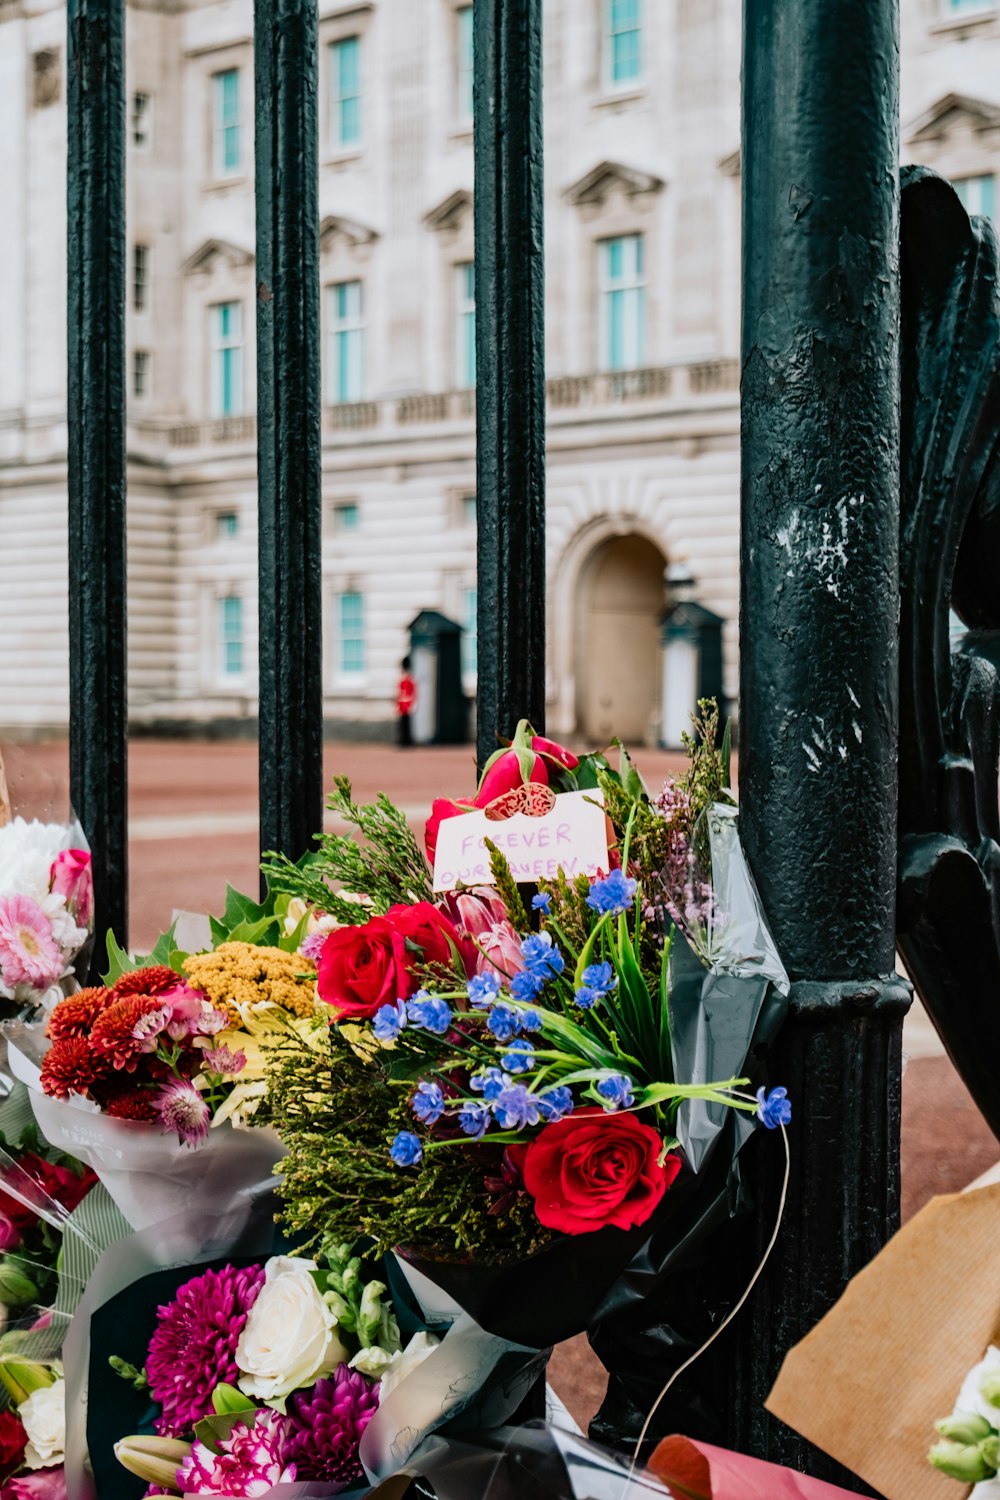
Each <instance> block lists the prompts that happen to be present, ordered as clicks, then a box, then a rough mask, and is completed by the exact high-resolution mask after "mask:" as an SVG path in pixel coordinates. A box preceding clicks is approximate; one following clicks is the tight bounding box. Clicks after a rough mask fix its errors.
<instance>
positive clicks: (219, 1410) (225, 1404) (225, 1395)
mask: <svg viewBox="0 0 1000 1500" xmlns="http://www.w3.org/2000/svg"><path fill="white" fill-rule="evenodd" d="M212 1405H213V1407H214V1408H215V1415H216V1416H217V1417H225V1416H228V1415H229V1414H230V1413H232V1412H237V1411H256V1409H257V1407H256V1403H255V1402H253V1401H251V1400H250V1397H249V1396H244V1394H243V1392H242V1391H240V1390H237V1388H236V1386H234V1385H227V1384H226V1383H225V1382H223V1383H222V1384H221V1385H217V1386H216V1387H215V1390H214V1391H213V1392H212Z"/></svg>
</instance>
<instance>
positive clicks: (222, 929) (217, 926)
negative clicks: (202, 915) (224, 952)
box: [208, 916, 229, 948]
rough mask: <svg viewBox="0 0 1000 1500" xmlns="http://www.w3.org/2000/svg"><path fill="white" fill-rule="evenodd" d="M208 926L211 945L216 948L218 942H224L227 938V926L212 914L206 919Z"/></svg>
mask: <svg viewBox="0 0 1000 1500" xmlns="http://www.w3.org/2000/svg"><path fill="white" fill-rule="evenodd" d="M208 927H209V932H210V933H211V935H212V947H213V948H218V946H219V944H220V943H224V942H225V941H226V939H227V938H228V936H229V928H228V927H227V926H226V924H225V922H220V921H219V919H218V917H212V916H210V917H209V919H208Z"/></svg>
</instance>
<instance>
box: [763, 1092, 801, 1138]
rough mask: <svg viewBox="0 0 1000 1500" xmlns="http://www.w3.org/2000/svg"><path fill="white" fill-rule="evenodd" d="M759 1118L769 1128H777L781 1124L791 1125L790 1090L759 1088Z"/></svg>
mask: <svg viewBox="0 0 1000 1500" xmlns="http://www.w3.org/2000/svg"><path fill="white" fill-rule="evenodd" d="M756 1113H757V1118H758V1120H759V1121H760V1123H761V1124H762V1125H765V1126H766V1127H767V1129H768V1130H777V1129H778V1127H779V1125H790V1124H791V1121H792V1104H791V1100H790V1099H789V1097H788V1090H787V1089H783V1088H776V1089H772V1090H771V1092H770V1093H768V1092H767V1090H766V1089H762V1088H761V1089H758V1090H757V1111H756Z"/></svg>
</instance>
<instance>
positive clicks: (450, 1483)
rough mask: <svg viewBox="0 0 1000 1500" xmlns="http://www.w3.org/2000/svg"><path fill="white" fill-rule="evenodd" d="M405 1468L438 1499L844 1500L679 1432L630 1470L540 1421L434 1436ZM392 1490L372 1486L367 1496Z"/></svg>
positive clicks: (383, 1496) (378, 1499)
mask: <svg viewBox="0 0 1000 1500" xmlns="http://www.w3.org/2000/svg"><path fill="white" fill-rule="evenodd" d="M404 1472H405V1473H406V1474H408V1475H409V1476H411V1477H412V1478H414V1479H420V1480H423V1481H425V1482H426V1483H428V1484H430V1485H432V1486H433V1493H434V1495H435V1496H436V1500H525V1497H526V1496H530V1497H531V1500H649V1497H652V1496H654V1495H657V1496H663V1495H666V1496H672V1497H674V1500H849V1497H848V1492H847V1491H846V1490H842V1489H839V1488H838V1487H837V1486H835V1485H832V1484H826V1483H824V1482H823V1481H822V1480H818V1479H809V1478H807V1477H806V1475H804V1474H796V1473H794V1472H793V1471H792V1470H791V1469H784V1468H780V1467H779V1466H778V1465H776V1464H769V1463H764V1462H762V1461H761V1460H760V1459H755V1458H747V1457H746V1456H745V1455H744V1454H742V1453H731V1452H728V1451H726V1450H724V1449H721V1448H713V1447H711V1446H710V1445H709V1444H707V1443H693V1442H691V1441H690V1440H689V1439H688V1438H684V1437H671V1438H667V1439H666V1440H665V1441H664V1442H663V1443H661V1445H660V1447H659V1448H658V1449H657V1451H656V1452H655V1453H654V1454H653V1456H652V1459H651V1460H650V1465H649V1468H648V1469H645V1470H643V1469H638V1470H637V1471H636V1472H634V1473H633V1472H632V1469H631V1466H630V1464H629V1462H628V1460H627V1459H624V1458H623V1457H622V1456H621V1455H620V1454H617V1453H611V1452H609V1451H608V1450H607V1449H604V1448H600V1447H598V1446H597V1444H596V1443H592V1442H588V1441H587V1439H586V1438H584V1437H581V1436H579V1435H577V1434H576V1433H572V1432H565V1431H562V1430H560V1429H559V1428H558V1427H553V1426H547V1425H545V1424H543V1423H528V1424H526V1425H525V1426H523V1427H507V1428H502V1429H499V1430H497V1431H494V1432H489V1433H483V1434H481V1435H474V1434H470V1435H469V1436H468V1437H467V1438H465V1439H461V1438H451V1437H444V1436H436V1437H432V1438H430V1439H428V1440H427V1441H426V1442H424V1443H423V1444H422V1445H421V1447H420V1448H419V1449H418V1450H417V1451H416V1453H415V1454H414V1455H413V1457H412V1459H411V1460H410V1462H409V1463H408V1464H406V1465H405V1466H404ZM397 1493H398V1491H397V1490H396V1489H394V1488H390V1487H389V1486H388V1485H387V1486H385V1487H378V1488H376V1490H375V1491H374V1494H373V1496H372V1500H394V1497H395V1496H396V1494H397ZM421 1493H426V1491H421Z"/></svg>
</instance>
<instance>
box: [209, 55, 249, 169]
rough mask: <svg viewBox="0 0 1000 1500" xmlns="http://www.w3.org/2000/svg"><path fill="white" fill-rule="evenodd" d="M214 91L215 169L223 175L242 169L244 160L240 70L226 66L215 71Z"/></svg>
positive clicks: (213, 75)
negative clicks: (241, 127)
mask: <svg viewBox="0 0 1000 1500" xmlns="http://www.w3.org/2000/svg"><path fill="white" fill-rule="evenodd" d="M212 90H213V94H214V100H213V107H214V119H215V129H214V139H215V152H214V155H215V171H216V175H217V176H219V177H227V176H229V175H230V174H231V173H233V172H238V171H239V169H240V163H241V154H242V149H241V142H240V70H239V68H226V70H225V72H222V73H213V74H212Z"/></svg>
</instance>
